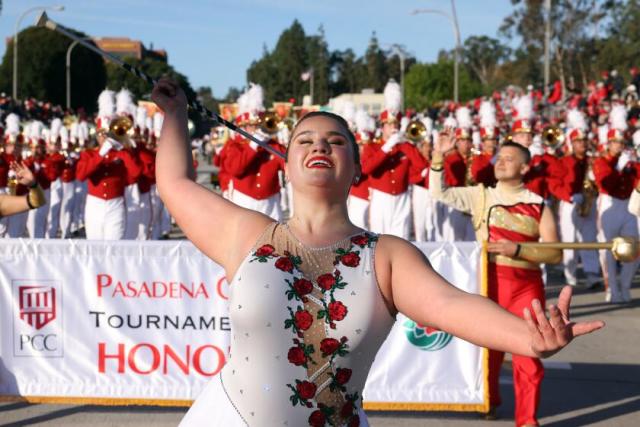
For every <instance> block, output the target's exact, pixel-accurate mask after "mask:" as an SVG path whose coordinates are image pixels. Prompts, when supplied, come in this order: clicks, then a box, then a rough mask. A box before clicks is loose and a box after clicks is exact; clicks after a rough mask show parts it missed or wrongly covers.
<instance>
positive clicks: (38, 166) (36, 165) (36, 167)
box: [33, 163, 40, 172]
mask: <svg viewBox="0 0 640 427" xmlns="http://www.w3.org/2000/svg"><path fill="white" fill-rule="evenodd" d="M33 170H34V171H36V172H39V171H40V163H34V164H33Z"/></svg>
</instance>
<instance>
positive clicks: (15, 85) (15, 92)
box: [13, 5, 64, 100]
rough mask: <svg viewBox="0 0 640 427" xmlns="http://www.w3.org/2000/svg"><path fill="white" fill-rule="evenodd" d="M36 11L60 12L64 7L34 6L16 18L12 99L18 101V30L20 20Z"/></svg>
mask: <svg viewBox="0 0 640 427" xmlns="http://www.w3.org/2000/svg"><path fill="white" fill-rule="evenodd" d="M36 10H55V11H57V12H62V11H63V10H64V6H61V5H57V6H35V7H32V8H30V9H27V10H25V11H24V13H23V14H22V15H20V17H19V18H18V22H16V29H15V33H14V36H13V99H16V100H17V99H18V30H19V29H20V23H21V22H22V19H23V18H24V17H25V16H27V14H29V13H31V12H33V11H36Z"/></svg>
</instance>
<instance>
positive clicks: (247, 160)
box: [223, 84, 285, 221]
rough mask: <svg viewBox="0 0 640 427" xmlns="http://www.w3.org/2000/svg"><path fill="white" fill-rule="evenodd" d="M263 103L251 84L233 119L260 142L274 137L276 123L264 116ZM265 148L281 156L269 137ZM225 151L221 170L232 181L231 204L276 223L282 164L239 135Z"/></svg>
mask: <svg viewBox="0 0 640 427" xmlns="http://www.w3.org/2000/svg"><path fill="white" fill-rule="evenodd" d="M263 99H264V94H263V90H262V87H261V86H259V85H255V84H251V86H250V88H249V90H248V91H247V92H245V93H244V94H243V95H241V97H240V99H239V100H238V106H239V111H240V114H239V115H238V117H236V123H237V124H238V125H239V126H240V127H242V128H243V129H244V130H246V131H247V132H249V133H251V134H258V137H259V138H260V139H263V140H264V139H267V138H266V137H268V135H269V134H275V132H276V131H277V122H276V121H275V116H270V115H268V114H265V111H264V105H263V102H264V101H263ZM258 129H260V130H261V131H260V132H259V131H258ZM269 145H270V146H271V147H273V148H275V149H276V150H278V151H280V152H282V153H284V152H285V148H284V146H283V145H282V144H279V143H278V142H277V141H275V140H274V139H271V138H270V137H269ZM225 151H226V152H225V155H224V158H223V162H224V167H223V169H224V170H225V171H227V172H228V173H229V174H230V175H231V177H232V184H231V185H232V186H233V190H232V191H231V200H232V201H233V202H234V203H235V204H237V205H239V206H242V207H244V208H247V209H252V210H254V211H258V212H261V213H263V214H265V215H268V216H270V217H271V218H273V219H275V220H276V221H279V220H281V219H282V209H281V205H280V179H279V172H282V171H284V161H283V160H282V159H281V158H279V157H277V156H275V155H273V154H271V153H269V152H268V151H266V150H265V149H264V148H262V147H259V146H258V145H257V144H256V143H255V142H253V141H247V140H246V139H244V138H242V137H240V136H239V135H238V136H237V137H236V138H235V139H234V140H233V141H230V142H229V144H228V147H227V148H226V149H225Z"/></svg>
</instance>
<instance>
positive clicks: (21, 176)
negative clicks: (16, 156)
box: [11, 162, 36, 187]
mask: <svg viewBox="0 0 640 427" xmlns="http://www.w3.org/2000/svg"><path fill="white" fill-rule="evenodd" d="M11 169H13V170H14V171H15V173H16V177H17V178H18V183H20V184H22V185H24V186H26V187H31V186H32V185H33V184H34V183H35V181H36V178H35V176H34V175H33V172H31V169H29V168H28V167H27V165H25V164H24V162H20V163H17V162H14V163H11Z"/></svg>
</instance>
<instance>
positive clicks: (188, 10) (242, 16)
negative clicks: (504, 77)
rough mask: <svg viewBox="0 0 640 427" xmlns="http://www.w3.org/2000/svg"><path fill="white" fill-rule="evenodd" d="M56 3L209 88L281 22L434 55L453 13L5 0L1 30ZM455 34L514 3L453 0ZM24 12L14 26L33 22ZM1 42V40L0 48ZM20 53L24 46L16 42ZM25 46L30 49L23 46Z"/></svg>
mask: <svg viewBox="0 0 640 427" xmlns="http://www.w3.org/2000/svg"><path fill="white" fill-rule="evenodd" d="M54 5H63V6H64V7H65V10H64V11H62V12H56V11H51V12H48V14H49V17H50V18H51V19H52V20H54V21H56V22H58V23H60V24H61V25H64V26H67V27H71V28H74V29H76V30H80V31H83V32H85V33H86V34H88V35H90V36H93V37H129V38H131V39H135V40H141V41H142V42H143V43H144V45H145V46H146V47H147V48H149V47H150V45H151V44H153V48H155V49H165V50H166V51H167V53H168V58H169V63H170V64H171V65H172V66H173V67H174V68H176V70H178V71H179V72H181V73H183V74H185V75H186V76H187V77H188V78H189V81H190V82H191V85H192V86H193V87H194V88H197V87H200V86H209V87H211V88H212V90H213V94H214V96H215V97H218V98H221V97H224V96H225V95H226V94H227V91H228V89H229V87H231V86H235V87H243V86H244V85H245V84H246V70H247V68H248V67H249V65H250V64H251V62H252V61H253V60H256V59H259V58H260V57H261V56H262V52H263V46H266V47H267V48H268V49H269V50H272V49H273V48H274V46H275V44H276V42H277V40H278V37H279V35H280V34H281V33H282V31H283V30H284V29H286V28H288V27H289V26H290V25H291V24H292V22H293V20H294V19H298V21H300V23H301V24H302V26H303V27H304V29H305V32H306V33H307V34H315V33H317V31H318V28H319V27H320V25H322V26H324V30H325V36H326V40H327V43H328V45H329V49H330V50H336V49H339V50H343V49H347V48H351V49H353V51H354V52H355V53H356V54H357V55H362V54H363V53H364V52H365V50H366V48H367V44H368V42H369V39H370V38H371V34H372V32H373V31H375V32H376V34H377V37H378V40H379V42H380V44H381V45H382V46H383V47H384V46H385V45H390V44H393V43H397V44H400V45H404V46H405V48H406V49H407V51H409V52H410V53H411V54H413V55H414V56H415V57H416V58H417V59H418V61H421V62H432V61H435V60H436V58H437V55H438V52H439V51H440V50H441V49H452V48H453V47H454V46H455V39H454V35H453V29H452V25H451V23H450V21H449V20H448V19H447V18H445V17H443V16H440V15H436V14H421V15H415V16H412V15H410V12H411V11H412V10H415V9H420V8H423V9H425V8H426V9H440V10H444V11H446V12H450V11H451V2H450V0H396V1H388V0H386V1H383V0H315V1H314V0H209V1H207V0H171V1H169V0H108V1H106V0H101V1H96V0H58V1H55V0H54V1H50V0H4V1H3V9H2V14H1V15H0V35H1V36H2V39H3V40H5V39H6V38H7V37H12V36H13V34H14V32H15V27H16V25H17V21H18V19H19V18H20V16H21V15H22V14H23V13H24V12H26V11H27V10H28V9H29V8H32V7H38V6H54ZM455 5H456V11H457V15H458V22H459V26H460V33H461V40H462V42H464V40H465V39H466V38H467V37H468V36H470V35H487V36H491V37H497V31H498V27H499V26H500V24H501V23H502V20H503V18H504V17H505V16H507V15H508V14H509V13H510V12H511V11H512V6H511V4H510V1H509V0H456V2H455ZM38 14H39V12H37V11H33V12H30V13H28V14H27V15H26V16H25V17H24V18H23V19H22V21H21V23H20V29H24V28H26V27H28V26H30V25H33V23H34V22H35V19H36V17H37V15H38ZM5 50H6V45H5V43H0V55H2V56H4V53H5ZM18 52H19V54H23V51H22V50H19V51H18ZM25 54H27V53H26V52H25Z"/></svg>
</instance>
